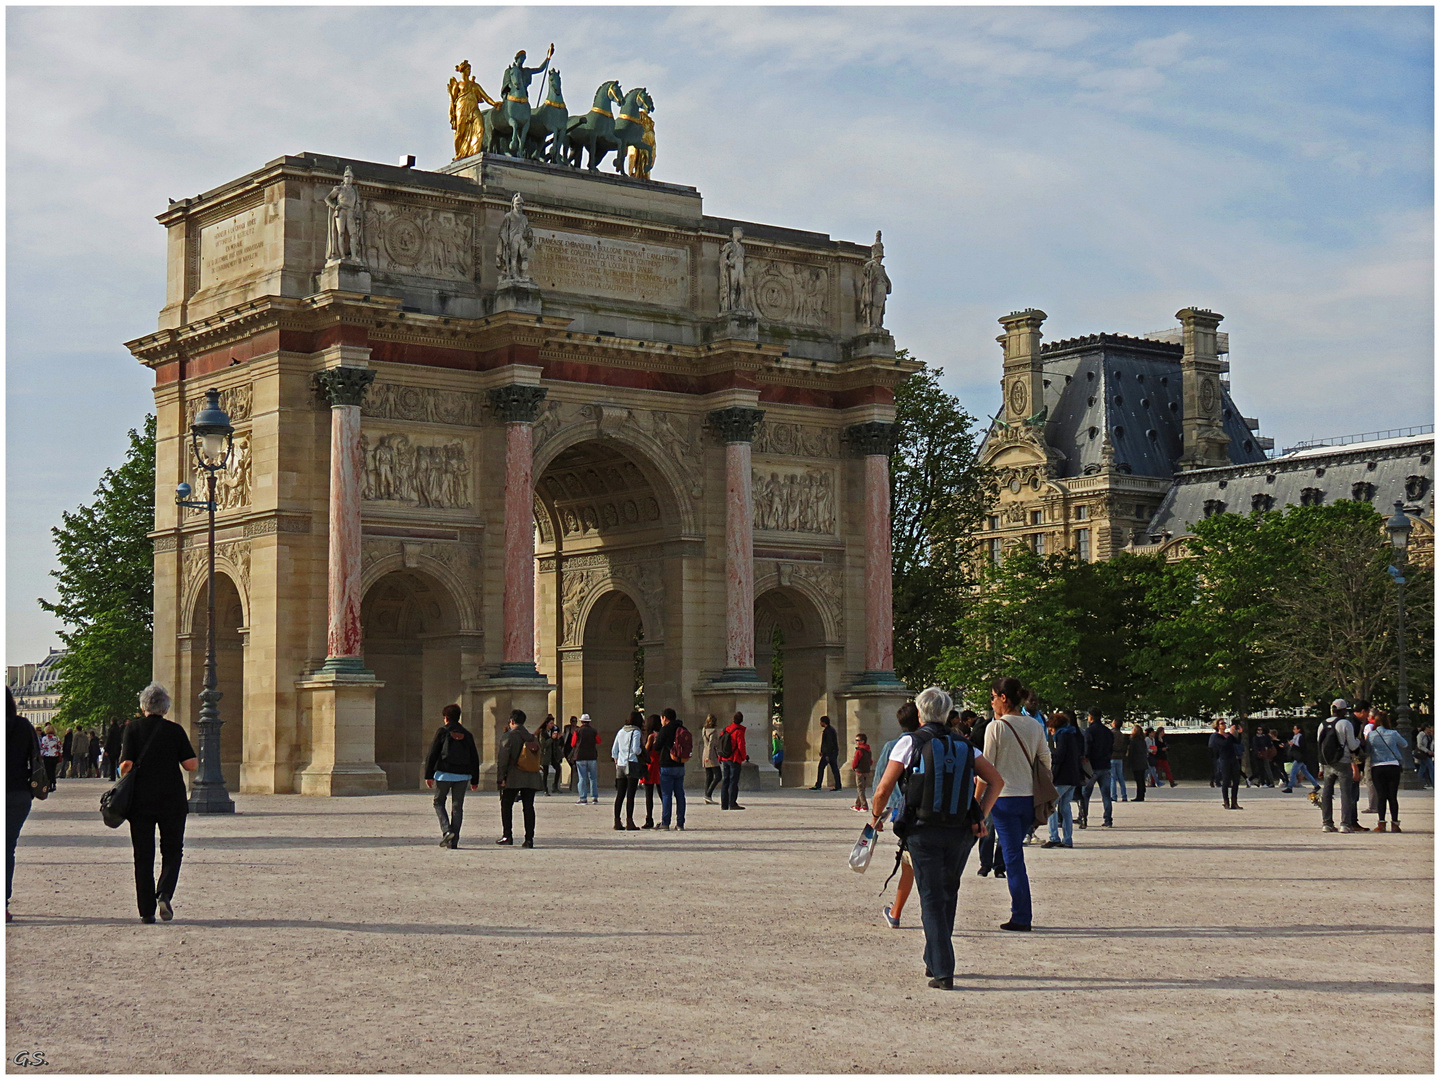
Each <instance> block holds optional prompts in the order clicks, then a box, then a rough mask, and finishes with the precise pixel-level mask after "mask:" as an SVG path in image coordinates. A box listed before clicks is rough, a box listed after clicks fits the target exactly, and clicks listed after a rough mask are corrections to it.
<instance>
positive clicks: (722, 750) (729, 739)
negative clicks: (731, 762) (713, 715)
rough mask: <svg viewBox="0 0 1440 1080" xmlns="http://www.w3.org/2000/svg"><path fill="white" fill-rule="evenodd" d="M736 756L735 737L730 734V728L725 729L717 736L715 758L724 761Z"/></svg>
mask: <svg viewBox="0 0 1440 1080" xmlns="http://www.w3.org/2000/svg"><path fill="white" fill-rule="evenodd" d="M734 756H735V736H734V735H731V734H730V729H729V728H723V729H721V731H720V734H719V735H716V736H715V757H716V758H718V759H720V760H722V761H723V760H724V759H725V758H728V757H734Z"/></svg>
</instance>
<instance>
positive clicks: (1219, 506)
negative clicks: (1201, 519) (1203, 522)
mask: <svg viewBox="0 0 1440 1080" xmlns="http://www.w3.org/2000/svg"><path fill="white" fill-rule="evenodd" d="M1223 513H1225V504H1224V503H1223V502H1221V501H1220V500H1219V499H1206V500H1205V516H1206V517H1207V518H1208V517H1214V516H1215V515H1216V514H1223Z"/></svg>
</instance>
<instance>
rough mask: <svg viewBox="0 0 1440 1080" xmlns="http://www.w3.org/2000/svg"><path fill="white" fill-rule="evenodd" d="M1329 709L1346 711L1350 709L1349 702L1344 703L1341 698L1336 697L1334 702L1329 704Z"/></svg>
mask: <svg viewBox="0 0 1440 1080" xmlns="http://www.w3.org/2000/svg"><path fill="white" fill-rule="evenodd" d="M1330 707H1331V708H1332V709H1348V708H1350V702H1348V701H1346V700H1345V699H1344V698H1343V697H1337V698H1336V699H1335V700H1334V701H1332V702H1330Z"/></svg>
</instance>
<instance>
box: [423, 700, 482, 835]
mask: <svg viewBox="0 0 1440 1080" xmlns="http://www.w3.org/2000/svg"><path fill="white" fill-rule="evenodd" d="M466 784H469V785H470V790H471V791H479V790H480V750H479V748H478V747H477V746H476V745H475V736H474V735H473V734H471V733H470V731H469V730H468V729H467V728H466V727H465V726H464V725H463V724H461V723H460V706H459V705H446V706H445V707H444V708H443V709H441V710H440V730H439V731H437V732H435V738H434V739H432V740H431V741H430V753H428V754H426V755H425V786H426V787H427V788H433V789H434V791H435V799H434V807H435V816H436V817H437V818H439V819H440V846H441V847H442V848H450V849H451V850H452V851H453V850H454V849H455V848H458V847H459V846H460V825H461V823H462V822H464V820H465V785H466ZM447 796H448V797H449V799H450V813H449V814H448V815H447V814H446V813H445V799H446V797H447Z"/></svg>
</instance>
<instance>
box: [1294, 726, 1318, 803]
mask: <svg viewBox="0 0 1440 1080" xmlns="http://www.w3.org/2000/svg"><path fill="white" fill-rule="evenodd" d="M1288 746H1289V754H1290V783H1289V786H1288V787H1286V788H1285V790H1286V791H1287V792H1289V791H1293V790H1294V789H1295V785H1296V784H1298V783H1299V782H1300V781H1301V780H1302V779H1303V780H1304V781H1305V782H1306V783H1307V784H1309V785H1310V801H1311V802H1313V803H1315V805H1317V806H1318V805H1320V781H1319V780H1316V779H1315V777H1314V775H1313V774H1312V773H1311V772H1310V766H1309V765H1308V764H1306V761H1305V757H1306V753H1305V750H1306V747H1305V733H1304V732H1303V731H1302V730H1301V728H1300V725H1299V724H1295V725H1294V734H1293V735H1291V736H1290V742H1289V744H1288Z"/></svg>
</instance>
